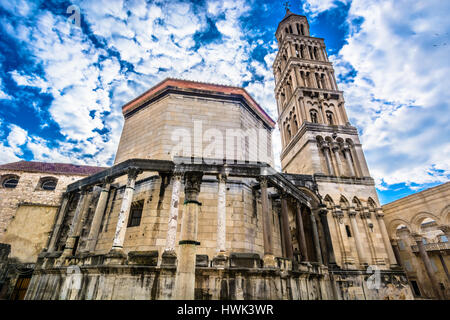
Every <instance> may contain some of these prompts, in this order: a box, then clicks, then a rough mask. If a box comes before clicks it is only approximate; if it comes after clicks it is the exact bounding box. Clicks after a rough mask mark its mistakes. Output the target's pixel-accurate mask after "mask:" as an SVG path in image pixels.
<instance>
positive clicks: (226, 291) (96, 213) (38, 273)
mask: <svg viewBox="0 0 450 320" xmlns="http://www.w3.org/2000/svg"><path fill="white" fill-rule="evenodd" d="M276 37H277V39H278V42H279V53H278V55H277V57H276V59H275V62H274V74H275V79H276V88H275V94H276V98H277V101H278V111H279V119H278V124H279V127H280V129H281V133H282V134H281V136H282V145H283V150H282V154H281V163H282V173H280V172H277V171H276V170H274V169H273V154H272V152H271V150H272V141H271V133H272V130H273V129H274V128H275V122H274V121H273V120H272V119H271V118H270V116H269V115H268V114H267V113H266V112H265V111H264V109H263V108H262V107H260V106H259V105H258V104H257V103H256V101H255V100H254V99H253V98H252V97H251V96H250V95H249V94H248V93H247V92H246V91H245V90H244V89H242V88H237V87H230V86H223V85H215V84H207V83H199V82H194V81H187V80H177V79H166V80H164V81H162V82H161V83H159V84H157V85H156V86H155V87H153V88H151V89H150V90H148V91H147V92H145V93H144V94H142V95H141V96H139V97H137V98H136V99H133V100H132V101H130V102H129V103H127V104H125V105H124V106H123V108H122V111H123V114H124V118H125V124H124V128H123V132H122V136H121V139H120V143H119V146H118V151H117V155H116V159H115V162H114V165H113V166H112V167H110V168H108V169H105V170H103V171H100V172H97V173H95V174H92V175H90V176H88V177H86V178H84V179H81V180H78V181H76V182H74V183H71V184H70V185H68V186H67V189H66V191H65V193H64V198H63V200H62V202H61V206H60V208H59V215H58V217H57V219H56V222H55V225H54V228H53V232H52V235H51V239H50V245H49V246H48V249H47V250H43V252H42V253H41V254H40V255H39V259H38V261H37V263H36V265H37V266H36V269H35V271H34V273H33V278H32V279H31V282H30V285H29V288H28V291H27V294H26V299H236V300H242V299H293V300H297V299H305V300H319V299H323V300H326V299H411V298H412V293H411V289H410V287H409V284H408V281H407V279H406V277H405V274H404V272H403V270H401V269H400V268H398V266H396V262H395V257H394V256H393V254H392V251H391V248H390V246H389V243H388V241H387V239H385V236H386V230H385V228H386V227H385V226H384V224H383V221H382V219H383V216H382V210H381V209H380V208H379V204H378V199H377V195H376V191H375V188H374V182H373V179H372V178H371V177H370V174H369V172H368V169H367V165H366V163H365V159H364V155H363V152H362V148H361V144H360V143H359V138H358V134H357V129H356V128H355V127H352V126H351V125H350V123H349V121H348V118H347V115H346V112H345V108H344V100H343V96H342V92H341V91H338V90H337V85H336V81H335V77H334V70H333V67H332V64H331V63H330V62H329V61H328V58H327V55H326V50H325V44H324V41H323V39H318V38H313V37H310V36H309V25H308V22H307V19H306V17H304V16H299V15H295V14H293V13H292V12H290V11H288V12H287V13H286V17H285V18H284V19H283V20H282V21H281V23H280V25H279V27H278V29H277V32H276ZM212 133H214V135H212ZM211 136H214V138H215V139H212V140H211ZM229 137H231V139H228V138H229ZM222 138H224V139H222ZM222 140H223V141H222ZM230 141H231V142H232V143H230ZM375 219H376V221H375ZM383 237H384V238H383ZM372 280H373V281H372Z"/></svg>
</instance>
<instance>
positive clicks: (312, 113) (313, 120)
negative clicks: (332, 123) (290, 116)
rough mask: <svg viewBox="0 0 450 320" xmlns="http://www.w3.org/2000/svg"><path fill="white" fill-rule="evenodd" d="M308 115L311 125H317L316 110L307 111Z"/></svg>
mask: <svg viewBox="0 0 450 320" xmlns="http://www.w3.org/2000/svg"><path fill="white" fill-rule="evenodd" d="M309 115H310V117H311V122H312V123H319V121H318V117H317V116H318V115H317V111H316V110H311V111H309Z"/></svg>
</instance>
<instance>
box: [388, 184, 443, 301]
mask: <svg viewBox="0 0 450 320" xmlns="http://www.w3.org/2000/svg"><path fill="white" fill-rule="evenodd" d="M449 211H450V182H447V183H444V184H442V185H439V186H437V187H433V188H430V189H427V190H424V191H421V192H418V193H416V194H412V195H410V196H407V197H404V198H402V199H399V200H396V201H394V202H391V203H388V204H386V205H384V206H383V212H384V213H385V220H386V224H387V226H388V230H389V236H390V239H391V242H392V246H393V248H394V252H395V254H396V256H397V260H398V261H399V262H400V263H401V265H402V267H403V269H404V270H405V271H406V275H407V277H408V280H409V282H410V283H411V286H412V288H413V292H414V295H415V296H416V297H417V298H425V299H449V298H450V289H449V288H450V282H449V279H450V278H449V273H448V266H449V265H450V258H449V253H450V244H449V242H448V239H449V237H450V234H449V233H450V228H449V227H450V216H449Z"/></svg>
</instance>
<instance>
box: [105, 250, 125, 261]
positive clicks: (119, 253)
mask: <svg viewBox="0 0 450 320" xmlns="http://www.w3.org/2000/svg"><path fill="white" fill-rule="evenodd" d="M126 261H127V255H126V254H125V253H124V252H123V250H122V249H111V251H109V253H108V254H107V255H106V256H105V264H106V265H117V264H118V265H123V264H126Z"/></svg>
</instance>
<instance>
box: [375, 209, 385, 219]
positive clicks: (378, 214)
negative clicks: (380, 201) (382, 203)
mask: <svg viewBox="0 0 450 320" xmlns="http://www.w3.org/2000/svg"><path fill="white" fill-rule="evenodd" d="M375 217H377V218H378V219H382V218H383V217H384V213H383V209H381V208H376V209H375Z"/></svg>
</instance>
